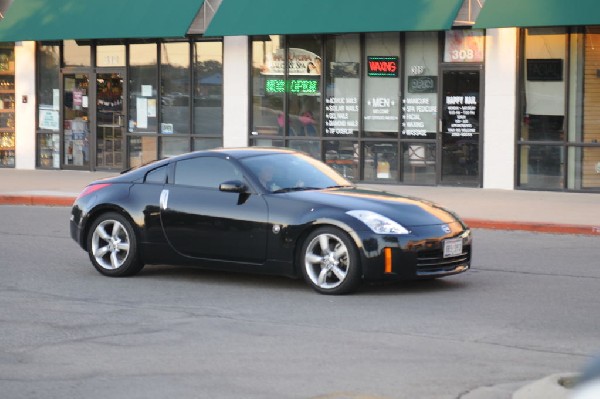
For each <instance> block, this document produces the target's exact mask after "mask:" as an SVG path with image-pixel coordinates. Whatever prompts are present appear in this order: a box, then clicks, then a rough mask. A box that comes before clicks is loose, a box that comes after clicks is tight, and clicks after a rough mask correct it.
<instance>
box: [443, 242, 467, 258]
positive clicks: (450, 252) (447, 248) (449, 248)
mask: <svg viewBox="0 0 600 399" xmlns="http://www.w3.org/2000/svg"><path fill="white" fill-rule="evenodd" d="M462 250H463V240H462V238H452V239H449V240H445V241H444V258H450V257H451V256H458V255H460V254H462Z"/></svg>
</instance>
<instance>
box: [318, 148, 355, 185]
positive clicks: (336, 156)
mask: <svg viewBox="0 0 600 399" xmlns="http://www.w3.org/2000/svg"><path fill="white" fill-rule="evenodd" d="M323 146H324V148H323V150H324V151H325V163H326V164H327V165H329V166H331V167H332V168H333V169H335V170H336V171H337V172H338V173H339V174H340V175H342V176H344V177H345V178H346V179H349V180H359V179H360V176H359V173H358V160H359V158H360V157H359V148H358V143H357V142H356V141H333V140H329V141H324V142H323Z"/></svg>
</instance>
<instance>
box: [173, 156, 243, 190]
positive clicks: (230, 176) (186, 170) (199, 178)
mask: <svg viewBox="0 0 600 399" xmlns="http://www.w3.org/2000/svg"><path fill="white" fill-rule="evenodd" d="M241 178H242V174H241V173H240V172H239V171H238V169H237V168H236V167H235V166H234V165H233V164H232V163H231V162H230V161H228V160H226V159H221V158H215V157H199V158H192V159H186V160H183V161H179V162H177V165H176V167H175V184H182V185H186V186H196V187H210V188H218V187H219V184H221V183H223V182H225V181H228V180H240V179H241Z"/></svg>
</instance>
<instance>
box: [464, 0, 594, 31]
mask: <svg viewBox="0 0 600 399" xmlns="http://www.w3.org/2000/svg"><path fill="white" fill-rule="evenodd" d="M598 24H600V1H598V0H577V1H565V0H486V2H485V4H484V5H483V8H482V9H481V13H480V14H479V17H478V18H477V21H476V22H475V26H474V28H482V29H483V28H505V27H536V26H576V25H598Z"/></svg>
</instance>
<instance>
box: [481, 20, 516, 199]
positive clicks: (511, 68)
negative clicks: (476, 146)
mask: <svg viewBox="0 0 600 399" xmlns="http://www.w3.org/2000/svg"><path fill="white" fill-rule="evenodd" d="M517 34H518V30H517V29H514V28H506V29H488V30H487V39H486V53H485V117H484V118H485V119H484V137H483V162H484V164H483V187H484V188H497V189H506V190H512V189H514V186H515V168H516V158H515V154H514V153H515V129H516V119H515V118H516V116H515V115H516V109H517V102H516V101H517V59H516V57H517V38H518V36H517Z"/></svg>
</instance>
